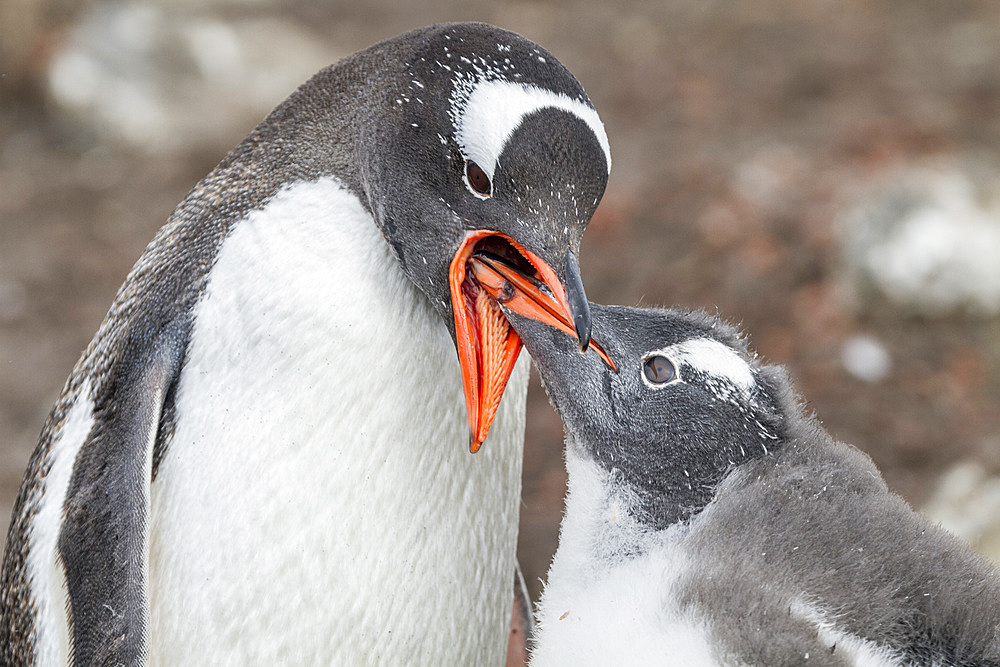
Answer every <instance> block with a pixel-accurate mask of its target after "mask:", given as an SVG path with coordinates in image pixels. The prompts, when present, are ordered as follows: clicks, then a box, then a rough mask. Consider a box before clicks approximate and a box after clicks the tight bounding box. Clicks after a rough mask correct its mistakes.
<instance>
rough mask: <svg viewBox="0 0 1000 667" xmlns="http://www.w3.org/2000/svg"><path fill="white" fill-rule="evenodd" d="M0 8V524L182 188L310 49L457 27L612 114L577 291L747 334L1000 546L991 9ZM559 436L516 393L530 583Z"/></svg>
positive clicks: (308, 66) (989, 5)
mask: <svg viewBox="0 0 1000 667" xmlns="http://www.w3.org/2000/svg"><path fill="white" fill-rule="evenodd" d="M12 4H15V5H18V4H19V5H20V6H22V10H23V12H22V13H21V14H18V16H19V17H20V18H21V20H22V22H21V24H19V25H18V26H17V27H16V30H17V34H16V37H17V39H13V38H11V33H13V32H14V31H15V26H14V24H13V23H12V22H11V21H9V20H8V21H6V23H5V25H6V26H7V28H6V30H7V32H8V34H6V35H4V34H3V32H2V31H3V30H4V29H3V28H0V41H2V40H3V39H4V38H5V37H6V38H7V42H6V44H7V48H6V50H5V51H3V52H2V57H3V58H4V60H3V61H2V62H0V65H2V72H3V78H2V79H0V85H3V86H4V89H3V92H4V94H3V96H2V97H0V515H2V516H3V521H6V517H7V516H8V515H9V509H10V505H11V503H12V502H13V497H14V495H15V494H16V490H17V485H18V483H19V480H20V476H21V473H22V471H23V468H24V466H25V463H26V461H27V458H28V456H29V455H30V452H31V450H32V448H33V446H34V440H35V438H36V436H37V433H38V430H39V429H40V427H41V424H42V421H43V420H44V418H45V415H46V413H47V411H48V409H49V408H50V406H51V404H52V402H53V400H54V398H55V397H56V395H57V393H58V391H59V389H60V387H61V384H62V382H63V381H64V379H65V377H66V375H67V374H68V372H69V370H70V368H71V367H72V365H73V363H74V361H75V360H76V357H77V356H78V355H79V353H80V351H81V350H82V349H83V347H84V346H85V345H86V343H87V341H88V340H89V338H90V336H91V335H92V334H93V332H94V331H95V330H96V328H97V325H98V323H99V322H100V320H101V319H102V317H103V315H104V312H105V310H106V309H107V306H108V304H109V303H110V301H111V298H112V296H113V294H114V291H115V290H116V289H117V287H118V285H119V284H120V282H121V280H122V278H123V277H124V275H125V273H126V272H127V270H128V268H129V267H130V266H131V264H132V263H133V262H134V261H135V259H136V258H137V257H138V255H139V253H140V252H141V250H142V248H143V247H144V246H145V244H146V243H147V242H148V240H149V239H150V238H151V237H152V235H153V233H154V231H155V230H156V228H157V227H158V226H159V225H160V224H162V222H163V220H164V219H165V218H166V216H167V215H168V214H169V212H170V210H171V209H172V208H173V206H174V205H175V204H176V203H177V202H178V201H179V200H180V199H181V198H182V197H183V195H184V194H185V192H186V191H187V190H188V189H189V188H190V187H191V186H192V185H193V184H194V183H195V181H196V180H197V179H198V178H200V177H201V176H202V175H204V174H205V173H206V172H207V171H208V170H209V169H210V168H211V167H212V166H213V165H214V164H215V162H217V161H218V159H219V158H220V157H221V156H222V155H223V154H224V152H225V150H226V149H227V148H228V147H230V146H232V145H233V144H235V142H237V141H238V140H239V139H240V138H241V137H242V136H243V135H245V134H246V132H247V131H249V129H250V128H251V127H252V126H253V125H254V123H255V121H256V120H257V119H259V118H260V117H261V116H262V115H263V114H264V113H265V112H266V111H267V110H268V109H269V108H270V107H271V106H273V105H274V104H276V103H277V102H278V101H280V99H281V98H283V97H284V95H285V94H287V92H289V91H290V90H291V89H292V88H293V87H294V86H295V85H296V84H297V83H298V82H299V81H300V80H302V79H304V78H305V77H306V76H307V75H308V74H309V73H311V72H312V71H313V70H315V69H318V68H319V67H321V66H323V65H325V64H326V63H327V61H332V60H333V59H336V58H337V57H340V56H342V55H346V54H347V53H350V52H352V51H354V50H356V49H358V48H362V47H364V46H366V45H368V44H370V43H372V42H374V41H376V40H378V39H381V38H385V37H388V36H391V35H393V34H396V33H398V32H401V31H403V30H405V29H408V28H410V27H415V26H418V25H423V24H426V23H431V22H437V21H444V20H468V19H476V20H484V21H488V22H491V23H496V24H499V25H502V26H505V27H508V28H510V29H513V30H515V31H517V32H520V33H522V34H524V35H526V36H528V37H530V38H532V39H534V40H535V41H537V42H539V43H541V44H543V45H544V46H546V47H547V48H548V49H549V50H551V51H552V52H553V53H554V54H555V55H556V56H557V57H559V58H560V60H562V61H563V63H565V64H566V65H567V66H568V67H569V68H570V69H571V70H572V71H573V72H574V73H575V74H576V75H577V76H578V77H579V78H580V79H581V81H583V83H584V85H585V86H586V88H587V90H588V92H589V94H590V96H591V98H592V99H593V101H594V103H595V105H596V106H597V108H598V110H599V111H600V112H601V115H602V117H603V118H604V121H605V124H606V126H607V130H608V135H609V137H610V140H611V145H612V153H613V158H614V169H613V172H612V177H611V181H610V184H609V186H608V192H607V194H606V196H605V198H604V201H603V202H602V204H601V206H600V208H599V209H598V212H597V214H596V215H595V217H594V220H593V222H592V224H591V228H590V230H589V231H588V233H587V235H586V237H585V240H584V245H583V256H582V267H583V274H584V279H585V282H586V284H587V288H588V293H589V295H590V297H591V298H592V299H594V300H597V301H603V302H615V303H625V304H681V305H684V306H691V307H704V308H709V309H712V310H715V309H718V310H719V311H720V312H721V313H722V314H723V315H725V317H727V318H728V319H730V320H732V321H735V322H740V323H742V325H743V327H744V328H745V329H746V330H747V331H748V332H749V333H750V335H751V337H752V342H753V345H754V347H755V348H756V349H757V350H758V351H759V352H760V354H761V355H762V356H764V357H766V358H767V359H769V360H771V361H774V362H779V363H783V364H787V365H788V366H789V367H790V368H791V371H792V375H793V376H794V378H795V379H796V380H797V383H798V387H799V390H800V392H801V393H802V395H803V397H804V398H805V399H806V400H807V401H808V403H809V406H810V408H811V409H813V410H814V411H815V412H816V413H817V414H818V415H819V416H820V418H821V419H822V420H823V421H824V422H825V424H826V425H827V427H828V428H829V429H830V431H831V432H833V433H834V434H835V435H836V436H838V437H840V438H842V439H844V440H847V441H850V442H852V443H854V444H856V445H858V446H859V447H861V448H862V449H864V450H865V451H867V452H869V453H870V454H871V455H872V457H873V458H874V459H875V461H876V462H877V463H878V465H879V466H880V467H881V468H882V470H883V471H884V474H885V477H886V479H887V480H888V482H889V484H890V486H892V488H894V489H895V490H897V491H898V492H900V493H901V494H903V495H904V496H905V497H907V498H908V499H910V500H911V501H912V502H914V503H915V504H917V505H919V506H925V507H927V509H928V511H929V512H931V513H932V515H933V516H935V517H936V518H938V519H939V520H942V521H945V522H946V524H947V525H949V526H952V527H953V528H954V529H955V530H957V531H959V532H961V533H962V534H964V535H965V536H966V537H967V538H969V539H970V540H972V541H973V542H974V543H975V544H977V546H978V547H979V548H981V549H983V550H985V551H987V552H992V553H993V555H995V556H996V555H1000V529H998V528H997V526H996V519H995V517H997V516H1000V490H998V487H1000V483H998V482H997V481H996V479H995V476H997V475H1000V320H998V311H1000V270H998V269H997V268H996V267H1000V231H998V230H1000V216H998V214H997V207H998V202H1000V198H998V190H997V184H998V183H1000V180H998V179H997V178H996V176H997V174H998V173H1000V172H998V169H1000V4H998V3H995V2H992V0H978V1H975V0H955V1H953V2H949V3H938V2H934V1H933V0H892V1H890V0H878V1H871V0H866V1H861V0H842V1H840V2H824V1H817V2H809V3H802V2H798V1H796V0H767V1H764V2H754V3H730V2H712V1H705V0H698V1H677V2H662V1H659V0H656V1H654V0H649V1H646V2H643V1H636V2H630V3H624V4H623V3H609V2H596V1H593V0H587V1H584V2H577V3H571V2H552V3H542V2H517V3H487V2H481V1H471V2H463V3H452V2H443V1H427V2H420V3H410V4H409V5H406V6H405V8H400V7H399V6H398V3H394V2H388V1H386V0H377V1H375V2H368V3H365V4H364V5H360V4H359V3H336V4H335V5H334V6H332V7H331V5H330V3H320V2H318V1H317V2H296V1H291V0H289V1H287V2H282V3H268V2H265V1H264V0H261V1H260V2H256V3H237V2H231V3H226V2H221V3H220V2H217V3H215V4H213V5H212V6H210V7H209V8H207V9H206V8H205V6H203V5H195V4H193V3H191V4H185V3H180V4H179V5H172V6H173V7H174V9H171V10H169V11H167V10H166V9H163V8H161V7H160V6H159V5H158V4H155V3H152V4H146V5H140V4H134V5H129V6H126V7H125V8H124V9H123V6H120V5H115V4H111V3H100V2H92V3H90V4H89V5H87V8H86V9H80V8H74V9H73V13H72V14H69V13H65V11H64V8H62V7H61V5H60V3H58V2H50V3H44V2H40V1H38V2H21V3H12ZM164 6H165V5H164ZM24 12H26V13H24ZM130 12H131V13H130ZM29 19H30V20H29ZM0 23H3V22H0ZM561 440H562V436H561V425H560V423H559V420H558V418H557V417H556V415H555V413H554V412H553V411H552V410H551V409H550V408H549V407H548V405H547V403H546V401H545V398H544V395H543V394H542V392H541V390H540V389H539V387H538V386H537V383H536V384H535V385H534V386H533V387H532V393H531V396H530V404H529V419H528V434H527V444H526V450H525V479H524V503H523V505H522V512H521V528H522V532H521V544H520V555H521V559H522V563H523V564H524V566H525V571H526V574H527V576H528V579H529V580H530V581H532V582H534V583H533V586H534V587H535V589H536V591H537V582H538V580H539V578H541V577H543V576H544V572H545V568H546V566H547V563H548V559H549V557H550V556H551V553H552V552H553V550H554V548H555V540H556V531H557V526H558V521H559V517H560V513H561V504H562V494H563V491H564V484H565V474H564V471H563V469H562V464H561ZM487 446H488V444H487Z"/></svg>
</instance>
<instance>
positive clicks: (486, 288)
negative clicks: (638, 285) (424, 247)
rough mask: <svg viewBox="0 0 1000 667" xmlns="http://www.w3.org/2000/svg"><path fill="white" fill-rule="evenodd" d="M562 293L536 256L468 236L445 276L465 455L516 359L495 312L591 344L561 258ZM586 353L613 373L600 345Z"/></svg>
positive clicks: (575, 269)
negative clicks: (461, 400) (459, 373)
mask: <svg viewBox="0 0 1000 667" xmlns="http://www.w3.org/2000/svg"><path fill="white" fill-rule="evenodd" d="M564 270H565V274H566V286H565V287H564V286H563V284H562V283H561V282H560V280H559V279H558V278H557V277H556V273H555V271H553V270H552V268H551V267H550V266H549V265H548V263H546V262H545V261H544V260H542V259H541V258H540V257H538V256H537V255H535V254H534V253H532V252H530V251H529V250H527V249H525V248H523V247H522V246H520V245H519V244H518V243H517V242H516V241H514V240H513V239H512V238H510V237H509V236H507V235H506V234H501V233H499V232H495V231H492V230H486V229H480V230H476V231H473V232H469V233H468V234H467V235H466V238H465V240H464V241H463V242H462V244H461V246H459V249H458V251H457V252H456V253H455V256H454V257H453V258H452V261H451V266H450V268H449V271H448V279H449V285H450V289H451V302H452V310H453V311H454V313H455V340H456V344H457V347H458V357H459V362H460V364H461V367H462V387H463V390H464V392H465V406H466V412H467V414H468V419H469V449H470V451H472V452H476V451H478V450H479V448H480V446H481V445H482V443H483V441H484V440H485V439H486V436H487V435H488V434H489V430H490V426H491V425H492V423H493V419H494V418H495V417H496V412H497V408H498V407H499V405H500V399H501V398H502V397H503V391H504V388H505V387H506V386H507V380H508V379H510V374H511V372H512V371H513V370H514V364H515V362H516V361H517V358H518V355H519V354H520V352H521V339H520V337H519V336H518V335H517V332H516V331H514V329H512V328H511V327H510V325H509V323H508V322H507V318H506V317H504V315H503V312H502V311H501V309H500V307H499V306H498V305H497V304H498V302H499V303H503V304H504V306H505V307H507V308H510V309H511V310H513V311H514V312H517V313H518V314H520V315H523V316H525V317H530V318H533V319H536V320H539V321H541V322H544V323H545V324H548V325H550V326H553V327H555V328H557V329H559V330H561V331H564V332H566V333H567V334H569V335H570V336H573V337H574V338H577V339H579V341H580V349H581V351H583V350H586V349H587V347H588V344H591V341H590V326H591V320H590V308H589V305H588V303H587V297H586V295H585V293H584V291H583V281H582V280H581V278H580V270H579V266H578V264H577V262H576V258H575V257H574V256H573V255H572V253H567V255H566V258H565V264H564ZM592 346H593V347H594V348H595V350H596V351H597V352H598V354H600V355H601V356H602V358H603V359H604V360H605V362H606V363H607V364H608V366H610V367H611V368H612V369H614V364H613V363H612V362H611V359H610V358H609V357H608V356H607V354H605V353H604V350H602V349H601V348H600V346H599V345H597V344H596V343H593V344H592Z"/></svg>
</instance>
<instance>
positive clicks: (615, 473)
mask: <svg viewBox="0 0 1000 667" xmlns="http://www.w3.org/2000/svg"><path fill="white" fill-rule="evenodd" d="M591 313H592V316H593V334H594V337H595V338H596V339H598V340H600V341H601V344H602V345H603V347H604V350H605V351H606V352H607V354H608V355H609V356H610V358H611V360H612V361H613V362H614V364H615V366H616V367H617V371H618V372H617V373H615V372H614V371H613V370H611V368H610V367H609V366H608V365H607V364H606V363H605V362H604V361H603V360H602V359H600V358H599V357H598V355H596V354H593V353H588V354H587V355H586V356H583V355H580V354H579V352H578V350H577V346H576V344H575V342H574V341H572V339H571V338H569V337H568V336H566V335H564V334H562V333H559V332H556V331H554V330H553V329H551V328H549V327H546V326H545V325H544V324H541V323H539V322H537V321H534V320H529V319H520V318H518V317H517V315H512V316H511V323H512V324H513V326H514V327H515V328H516V329H517V331H518V333H519V334H520V335H521V338H522V340H523V341H524V344H525V346H526V347H527V349H528V351H529V352H530V353H531V357H532V359H533V360H534V362H535V363H536V365H537V366H538V369H539V371H540V373H541V376H542V379H543V382H544V384H545V387H546V389H547V391H548V393H549V397H550V399H551V401H552V403H553V405H554V406H555V407H556V409H557V410H558V412H559V414H560V415H561V416H562V418H563V421H564V423H565V427H566V467H567V469H568V472H569V489H568V495H567V498H566V512H565V515H564V517H563V522H562V527H561V530H560V536H559V546H558V549H557V551H556V554H555V556H554V558H553V561H552V565H551V569H550V570H549V573H548V582H547V585H546V587H545V590H544V593H543V595H542V599H541V602H540V606H539V612H538V626H536V630H535V644H534V649H533V654H532V659H531V664H532V665H535V666H537V667H542V666H549V665H610V664H615V665H679V666H684V667H694V666H698V665H741V666H742V665H761V666H765V665H766V666H773V665H884V666H888V665H894V666H908V665H913V666H917V665H920V666H931V665H940V666H945V665H950V666H964V667H972V666H974V665H975V666H980V667H983V666H988V665H1000V574H998V572H997V570H996V569H995V567H993V566H992V565H990V564H988V563H987V562H986V561H984V560H983V559H982V558H980V557H978V556H975V555H973V554H972V553H971V552H970V551H969V549H968V547H967V546H966V545H965V544H963V543H961V542H960V541H959V540H958V539H956V538H955V537H953V536H951V535H950V534H948V533H946V532H944V531H943V530H942V529H940V528H938V527H936V526H934V525H932V524H931V523H930V522H929V521H927V520H926V519H925V518H923V517H921V516H920V515H918V514H917V513H916V512H914V511H913V510H912V509H911V508H910V507H909V506H908V505H907V504H906V502H905V501H903V500H902V499H901V498H900V497H899V496H897V495H895V494H893V493H891V492H890V491H889V490H888V489H887V487H886V485H885V483H884V481H883V480H882V477H881V476H880V475H879V472H878V470H877V469H876V468H875V466H874V465H873V463H872V462H871V460H870V459H869V458H868V457H867V456H866V455H865V454H863V453H862V452H860V451H859V450H857V449H856V448H854V447H852V446H850V445H846V444H843V443H840V442H837V441H835V440H834V439H833V438H831V436H830V435H828V434H827V433H826V432H825V431H824V430H823V428H822V427H821V426H820V424H819V423H818V422H817V421H816V419H815V418H813V417H811V416H807V415H806V414H804V412H803V408H802V406H801V405H800V404H799V403H798V402H797V399H796V398H795V397H794V396H793V393H792V390H791V388H790V384H789V382H788V380H787V379H786V374H785V373H784V372H783V371H782V370H781V369H780V368H778V367H775V366H768V365H763V364H761V363H759V362H758V361H757V360H756V359H755V357H754V356H753V355H751V354H750V353H748V351H747V348H746V346H745V343H744V341H743V340H742V339H741V338H740V337H739V335H738V334H737V333H736V331H735V330H734V329H732V328H730V327H729V326H727V325H725V324H723V323H721V322H720V321H718V320H717V319H716V318H715V317H710V316H707V315H704V314H699V313H682V312H676V311H669V310H639V309H631V308H622V307H606V306H597V305H592V306H591Z"/></svg>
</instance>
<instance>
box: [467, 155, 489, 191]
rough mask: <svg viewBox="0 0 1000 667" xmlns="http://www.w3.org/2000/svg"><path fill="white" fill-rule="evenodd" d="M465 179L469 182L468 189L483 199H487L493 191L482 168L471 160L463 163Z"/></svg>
mask: <svg viewBox="0 0 1000 667" xmlns="http://www.w3.org/2000/svg"><path fill="white" fill-rule="evenodd" d="M465 179H466V180H467V181H468V182H469V187H471V188H472V189H473V190H475V191H476V192H478V193H479V194H481V195H482V196H484V197H489V196H490V194H491V193H492V191H493V184H492V183H490V177H489V176H487V175H486V172H485V171H483V168H482V167H480V166H479V165H478V164H476V163H475V162H473V161H472V160H466V161H465Z"/></svg>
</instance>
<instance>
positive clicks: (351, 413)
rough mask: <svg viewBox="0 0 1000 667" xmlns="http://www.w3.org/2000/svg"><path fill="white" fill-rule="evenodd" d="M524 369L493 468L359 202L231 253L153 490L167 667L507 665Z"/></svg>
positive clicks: (323, 183)
mask: <svg viewBox="0 0 1000 667" xmlns="http://www.w3.org/2000/svg"><path fill="white" fill-rule="evenodd" d="M526 357H527V355H525V358H524V359H522V360H521V361H520V362H519V364H518V367H517V368H516V369H515V372H514V375H513V376H512V379H511V382H510V385H509V387H508V390H507V395H506V396H505V398H504V400H503V402H502V404H501V408H500V411H499V414H498V416H497V421H496V423H495V425H494V427H493V431H492V434H491V436H490V438H489V440H488V441H487V442H486V444H485V446H484V447H483V449H482V451H480V452H479V453H478V454H475V455H472V454H470V453H469V452H468V447H467V438H468V434H467V428H468V427H467V422H466V417H465V413H464V401H463V396H462V388H461V387H462V385H461V378H460V374H459V368H458V361H457V355H456V353H455V350H454V345H453V343H452V341H451V338H450V337H449V335H448V333H447V330H446V328H445V326H444V324H443V323H442V322H441V319H440V317H439V316H438V315H436V314H435V313H434V312H433V311H432V309H431V307H430V305H429V303H427V300H426V298H425V297H424V296H423V295H422V294H421V293H420V292H418V291H417V289H416V288H415V287H414V286H413V285H412V283H411V282H410V281H409V280H408V279H407V278H406V277H405V276H404V275H403V274H402V273H401V271H400V269H399V266H398V264H397V262H396V261H395V259H394V258H393V257H392V255H391V253H390V251H389V248H388V246H387V244H386V243H385V241H384V240H383V239H382V238H381V237H380V236H379V233H378V230H377V229H376V227H375V225H374V223H373V221H372V220H371V218H370V216H369V215H368V214H367V213H366V211H365V210H364V209H363V208H362V206H361V205H360V203H359V202H358V200H357V199H356V198H355V197H354V196H353V195H352V194H350V193H349V192H348V191H346V190H344V189H343V188H342V187H341V186H340V185H339V184H338V183H337V182H336V181H334V180H333V179H324V180H320V181H318V182H313V183H302V184H298V185H295V186H292V187H290V188H288V189H286V190H284V191H282V192H281V193H279V194H278V195H277V196H276V197H275V198H274V199H273V200H272V201H271V202H270V203H269V204H268V205H267V206H266V207H265V208H263V209H262V210H259V211H256V212H254V213H253V214H251V215H250V216H248V218H247V219H246V220H244V221H242V222H241V223H240V224H239V225H238V227H237V228H236V229H235V230H234V231H233V233H232V234H231V236H230V237H229V238H228V239H227V240H226V241H225V242H224V244H223V246H222V249H221V251H220V255H219V257H218V261H217V263H216V265H215V266H214V267H213V269H212V271H211V274H210V281H209V284H208V287H207V292H206V294H205V295H204V296H203V298H202V300H201V302H200V303H199V305H198V307H197V309H196V311H195V324H194V330H193V334H192V339H191V344H190V348H189V350H188V357H187V360H186V364H185V367H184V370H183V375H182V377H181V381H180V385H179V388H178V392H177V428H176V432H175V435H174V437H173V440H172V442H171V443H170V446H169V449H168V450H167V454H166V457H165V458H164V460H163V463H162V465H161V467H160V470H159V475H158V477H157V480H156V482H155V483H154V485H153V494H152V517H151V530H152V538H151V557H150V574H151V577H150V578H151V582H152V583H151V589H152V590H151V607H152V609H151V613H152V628H151V637H152V651H151V658H152V663H153V664H162V665H167V664H171V665H179V664H213V665H244V664H261V665H274V664H324V665H326V664H364V663H383V664H402V663H407V664H488V663H497V662H500V661H502V657H503V654H504V651H505V650H506V637H507V631H508V622H509V620H508V619H509V614H510V595H511V582H512V572H513V565H514V550H515V544H516V532H517V516H518V499H519V497H520V477H521V447H522V440H523V430H524V401H525V392H526V385H527V358H526Z"/></svg>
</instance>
